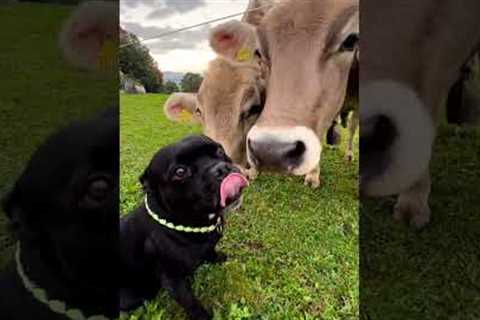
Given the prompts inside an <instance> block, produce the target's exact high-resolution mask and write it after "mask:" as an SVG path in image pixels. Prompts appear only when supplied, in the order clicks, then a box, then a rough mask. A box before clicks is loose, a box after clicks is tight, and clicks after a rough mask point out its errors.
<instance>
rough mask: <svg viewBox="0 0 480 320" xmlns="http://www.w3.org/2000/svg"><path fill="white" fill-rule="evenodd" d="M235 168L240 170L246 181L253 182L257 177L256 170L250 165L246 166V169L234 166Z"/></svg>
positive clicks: (238, 165) (237, 165) (241, 166)
mask: <svg viewBox="0 0 480 320" xmlns="http://www.w3.org/2000/svg"><path fill="white" fill-rule="evenodd" d="M236 167H237V168H238V169H240V171H241V172H242V174H243V175H244V176H245V177H247V179H248V180H250V181H253V180H255V179H256V178H257V177H258V169H257V168H255V167H254V166H253V165H251V164H247V167H245V166H243V165H240V164H236Z"/></svg>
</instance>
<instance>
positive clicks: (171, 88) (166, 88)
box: [163, 81, 180, 94]
mask: <svg viewBox="0 0 480 320" xmlns="http://www.w3.org/2000/svg"><path fill="white" fill-rule="evenodd" d="M178 91H180V89H179V88H178V86H177V84H176V83H175V82H173V81H167V82H166V83H165V84H164V85H163V92H165V93H168V94H172V93H174V92H178Z"/></svg>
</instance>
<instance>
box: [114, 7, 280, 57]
mask: <svg viewBox="0 0 480 320" xmlns="http://www.w3.org/2000/svg"><path fill="white" fill-rule="evenodd" d="M270 6H272V4H267V5H264V6H260V7H257V8H253V9H248V10H245V11H242V12H238V13H234V14H230V15H228V16H223V17H220V18H216V19H212V20H208V21H205V22H202V23H198V24H194V25H191V26H188V27H183V28H180V29H176V30H172V31H168V32H164V33H161V34H159V35H156V36H153V37H150V38H145V39H142V40H139V42H140V43H142V42H146V41H150V40H155V39H159V38H163V37H166V36H170V35H172V34H175V33H179V32H183V31H187V30H190V29H193V28H197V27H201V26H204V25H207V24H211V23H214V22H218V21H222V20H226V19H230V18H234V17H238V16H241V15H243V14H245V13H248V12H252V11H257V10H260V9H264V8H266V7H270ZM134 44H135V43H134V42H130V43H126V44H124V45H121V46H120V47H119V49H123V48H126V47H129V46H132V45H134Z"/></svg>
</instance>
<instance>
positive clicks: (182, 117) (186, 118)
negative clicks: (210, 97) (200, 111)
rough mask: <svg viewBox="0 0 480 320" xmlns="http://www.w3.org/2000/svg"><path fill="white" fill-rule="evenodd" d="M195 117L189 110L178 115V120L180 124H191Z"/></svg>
mask: <svg viewBox="0 0 480 320" xmlns="http://www.w3.org/2000/svg"><path fill="white" fill-rule="evenodd" d="M192 118H193V115H192V114H191V113H190V112H188V111H187V110H185V109H183V110H182V111H181V112H180V114H179V115H178V120H179V121H180V122H190V121H192Z"/></svg>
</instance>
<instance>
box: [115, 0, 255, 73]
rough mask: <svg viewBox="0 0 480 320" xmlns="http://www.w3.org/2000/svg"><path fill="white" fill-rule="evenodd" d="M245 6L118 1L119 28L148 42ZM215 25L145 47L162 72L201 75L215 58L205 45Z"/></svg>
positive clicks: (213, 0)
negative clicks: (188, 72)
mask: <svg viewBox="0 0 480 320" xmlns="http://www.w3.org/2000/svg"><path fill="white" fill-rule="evenodd" d="M247 5H248V0H120V24H121V25H122V27H123V28H124V29H126V30H128V31H129V32H133V33H134V34H136V35H137V36H138V37H140V38H148V37H151V36H155V35H158V34H161V33H164V32H168V31H170V30H175V29H179V28H182V27H186V26H190V25H194V24H197V23H201V22H203V21H206V20H211V19H215V18H219V17H222V16H226V15H230V14H234V13H237V12H241V11H243V10H246V8H247ZM236 19H241V16H240V17H237V18H236ZM219 23H221V22H219ZM216 24H218V23H214V24H212V25H208V26H203V27H198V28H195V29H191V30H188V31H183V32H181V33H177V34H175V35H171V36H167V37H164V38H161V39H158V40H152V41H147V42H145V45H146V46H147V47H148V48H149V49H150V54H151V55H152V56H153V58H154V59H155V60H156V61H157V63H158V66H159V67H160V70H162V71H175V72H187V71H193V72H202V71H204V70H205V68H206V65H207V63H208V61H209V60H211V59H213V58H214V57H215V55H214V54H213V52H212V49H210V47H209V45H208V32H209V30H210V28H212V26H215V25H216Z"/></svg>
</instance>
